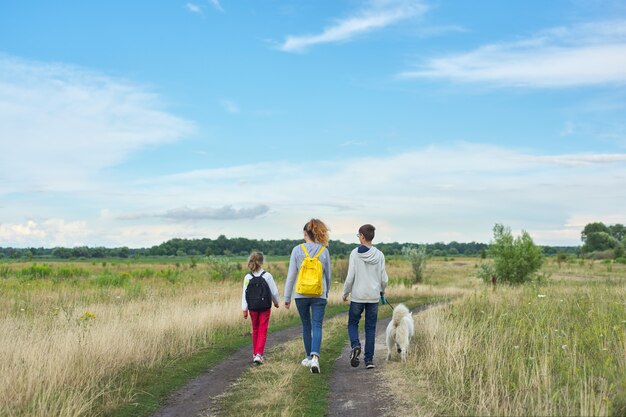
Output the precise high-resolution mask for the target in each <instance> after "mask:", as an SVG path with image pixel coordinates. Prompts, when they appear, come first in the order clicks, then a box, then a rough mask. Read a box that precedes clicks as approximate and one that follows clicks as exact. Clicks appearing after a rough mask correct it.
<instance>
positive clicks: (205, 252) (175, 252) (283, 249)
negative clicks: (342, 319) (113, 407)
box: [0, 235, 580, 259]
mask: <svg viewBox="0 0 626 417" xmlns="http://www.w3.org/2000/svg"><path fill="white" fill-rule="evenodd" d="M300 243H302V240H290V239H282V240H256V239H246V238H241V237H239V238H231V239H229V238H227V237H226V236H224V235H221V236H219V237H218V238H217V239H208V238H205V239H171V240H168V241H167V242H163V243H161V244H160V245H157V246H153V247H151V248H139V249H131V248H127V247H120V248H105V247H87V246H79V247H75V248H62V247H58V248H0V258H12V259H24V258H26V259H33V258H38V259H41V258H60V259H72V258H75V259H79V258H84V259H92V258H96V259H97V258H133V257H134V258H137V257H146V256H213V255H215V256H245V255H248V254H249V253H250V252H251V251H254V250H257V251H261V252H263V253H265V254H266V255H269V256H288V255H290V254H291V249H292V248H293V247H294V246H296V245H298V244H300ZM355 246H356V244H354V243H344V242H341V241H339V240H331V241H330V244H329V250H330V253H331V254H333V255H336V256H340V257H341V256H347V255H348V254H349V253H350V251H351V250H352V249H353V248H354V247H355ZM407 246H411V247H416V248H419V247H425V248H426V252H427V253H428V254H429V255H431V256H483V257H484V256H486V250H487V249H488V247H489V245H488V244H486V243H478V242H470V243H461V242H454V241H453V242H450V243H426V244H415V243H398V242H393V243H376V247H377V248H379V249H380V250H382V251H383V252H384V253H385V254H386V255H399V254H401V253H402V248H403V247H407ZM579 251H580V248H579V247H575V246H543V253H544V254H545V255H554V254H556V253H559V252H564V253H567V254H573V255H578V253H579Z"/></svg>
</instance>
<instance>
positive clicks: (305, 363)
mask: <svg viewBox="0 0 626 417" xmlns="http://www.w3.org/2000/svg"><path fill="white" fill-rule="evenodd" d="M300 363H301V364H302V366H306V367H307V368H310V367H311V359H309V358H304V359H302V362H300Z"/></svg>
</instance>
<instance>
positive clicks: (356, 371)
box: [328, 303, 442, 417]
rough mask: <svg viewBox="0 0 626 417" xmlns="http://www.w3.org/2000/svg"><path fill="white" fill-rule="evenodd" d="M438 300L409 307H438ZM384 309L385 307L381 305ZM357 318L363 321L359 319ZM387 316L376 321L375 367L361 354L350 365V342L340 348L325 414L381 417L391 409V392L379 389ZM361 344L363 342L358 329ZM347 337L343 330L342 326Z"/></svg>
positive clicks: (416, 310)
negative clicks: (356, 363) (369, 366)
mask: <svg viewBox="0 0 626 417" xmlns="http://www.w3.org/2000/svg"><path fill="white" fill-rule="evenodd" d="M440 304H442V303H433V304H426V305H423V306H420V307H417V308H415V309H413V310H412V312H413V314H416V313H419V312H421V311H424V310H427V309H429V308H432V307H435V306H438V305H440ZM385 308H387V307H385ZM361 320H364V319H363V318H361ZM390 321H391V317H388V318H384V319H380V320H378V322H377V324H376V348H375V351H374V363H375V364H376V368H374V369H365V364H364V363H363V353H361V357H360V358H361V364H360V365H359V367H358V368H353V367H352V366H350V350H351V349H350V344H349V342H348V345H346V347H345V348H344V349H343V351H342V352H341V356H340V357H339V358H337V360H336V361H335V365H334V366H333V375H332V377H331V380H330V392H329V394H328V395H329V398H328V403H329V407H328V415H329V416H332V417H347V416H368V417H382V416H385V415H389V413H390V412H392V411H393V410H394V408H395V403H394V398H393V395H391V394H390V393H387V392H386V391H384V389H383V388H382V384H381V381H382V379H381V378H382V373H383V372H384V369H385V365H386V362H387V361H386V358H387V346H386V344H385V330H386V328H387V324H389V322H390ZM359 333H360V337H361V343H362V344H363V343H364V340H365V339H364V337H363V334H362V332H359ZM346 337H347V329H346Z"/></svg>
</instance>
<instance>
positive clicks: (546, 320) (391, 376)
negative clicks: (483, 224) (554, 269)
mask: <svg viewBox="0 0 626 417" xmlns="http://www.w3.org/2000/svg"><path fill="white" fill-rule="evenodd" d="M415 325H416V336H415V338H414V341H413V346H412V347H413V352H412V354H411V355H410V356H409V359H408V362H407V364H406V365H404V364H400V363H395V364H392V366H390V367H388V374H387V377H388V381H393V384H399V385H401V387H400V388H399V389H398V391H400V392H407V393H409V394H407V396H405V398H404V401H403V402H404V409H403V412H401V414H400V415H442V414H443V415H499V416H518V415H585V416H587V415H611V414H613V415H623V414H624V413H626V401H625V398H626V286H623V285H617V286H616V285H596V286H590V287H587V288H571V287H567V286H561V285H556V286H548V287H526V288H510V287H509V288H500V289H498V290H497V291H495V292H494V291H491V290H485V291H480V292H475V293H473V294H472V295H468V296H466V297H465V298H463V299H462V300H460V301H458V302H455V303H453V304H451V305H448V306H444V307H439V308H436V309H433V310H430V311H427V312H425V313H423V314H419V315H417V316H416V317H415ZM396 388H397V387H396Z"/></svg>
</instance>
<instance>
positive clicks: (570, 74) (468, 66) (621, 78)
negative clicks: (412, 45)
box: [399, 20, 626, 87]
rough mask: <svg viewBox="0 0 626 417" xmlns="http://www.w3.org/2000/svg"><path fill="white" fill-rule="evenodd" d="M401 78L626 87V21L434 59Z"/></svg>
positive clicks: (562, 29) (558, 31)
mask: <svg viewBox="0 0 626 417" xmlns="http://www.w3.org/2000/svg"><path fill="white" fill-rule="evenodd" d="M399 77H400V78H434V79H449V80H453V81H459V82H486V83H492V84H496V85H501V86H529V87H572V86H581V85H598V84H624V83H626V20H612V21H603V22H594V23H587V24H582V25H578V26H572V27H560V28H553V29H549V30H545V31H543V32H540V33H538V34H536V35H535V36H532V37H530V38H528V39H523V40H520V41H516V42H509V43H496V44H491V45H485V46H481V47H479V48H477V49H475V50H473V51H470V52H465V53H459V54H453V55H448V56H442V57H437V58H431V59H429V60H427V61H426V62H425V63H423V64H421V65H419V66H418V68H417V69H415V70H410V71H405V72H402V73H400V74H399Z"/></svg>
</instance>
